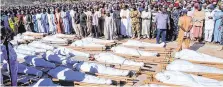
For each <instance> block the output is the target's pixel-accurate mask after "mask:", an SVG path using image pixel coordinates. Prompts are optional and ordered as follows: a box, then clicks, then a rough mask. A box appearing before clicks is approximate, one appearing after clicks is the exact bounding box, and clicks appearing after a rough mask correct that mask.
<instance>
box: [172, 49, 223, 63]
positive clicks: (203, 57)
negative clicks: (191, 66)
mask: <svg viewBox="0 0 223 87" xmlns="http://www.w3.org/2000/svg"><path fill="white" fill-rule="evenodd" d="M174 58H177V59H184V60H189V61H190V60H191V61H200V62H212V63H223V59H222V58H218V57H214V56H210V55H207V54H203V53H199V52H196V51H193V50H189V49H183V50H181V51H180V52H176V53H175V56H174Z"/></svg>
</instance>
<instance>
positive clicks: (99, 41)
mask: <svg viewBox="0 0 223 87" xmlns="http://www.w3.org/2000/svg"><path fill="white" fill-rule="evenodd" d="M82 40H83V41H88V42H93V43H105V44H106V43H114V42H115V41H114V40H103V39H96V38H92V37H87V38H83V39H82Z"/></svg>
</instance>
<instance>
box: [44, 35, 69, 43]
mask: <svg viewBox="0 0 223 87" xmlns="http://www.w3.org/2000/svg"><path fill="white" fill-rule="evenodd" d="M42 42H51V43H58V44H68V40H67V39H61V38H57V37H54V36H46V37H44V38H43V39H42Z"/></svg>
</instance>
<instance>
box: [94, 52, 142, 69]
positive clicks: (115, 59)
mask: <svg viewBox="0 0 223 87" xmlns="http://www.w3.org/2000/svg"><path fill="white" fill-rule="evenodd" d="M94 58H95V60H97V61H99V62H104V63H115V64H122V65H134V66H141V67H143V66H144V63H143V62H135V61H132V60H127V59H125V58H123V57H120V56H117V55H114V54H112V53H99V54H97V55H95V56H94Z"/></svg>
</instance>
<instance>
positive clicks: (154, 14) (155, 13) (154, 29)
mask: <svg viewBox="0 0 223 87" xmlns="http://www.w3.org/2000/svg"><path fill="white" fill-rule="evenodd" d="M158 13H159V12H158V6H155V7H154V8H153V10H152V27H151V35H152V38H155V37H156V31H157V29H156V22H155V20H156V15H157V14H158Z"/></svg>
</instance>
